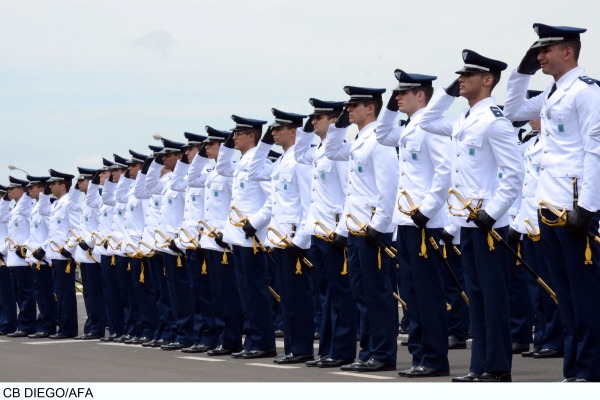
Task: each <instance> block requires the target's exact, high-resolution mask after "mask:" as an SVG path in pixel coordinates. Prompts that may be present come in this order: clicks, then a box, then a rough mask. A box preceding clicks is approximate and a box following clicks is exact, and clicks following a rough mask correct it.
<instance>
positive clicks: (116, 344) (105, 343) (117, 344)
mask: <svg viewBox="0 0 600 400" xmlns="http://www.w3.org/2000/svg"><path fill="white" fill-rule="evenodd" d="M98 344H101V345H102V346H121V347H123V346H125V347H137V346H132V345H130V344H125V343H115V342H99V343H98ZM140 347H141V346H140Z"/></svg>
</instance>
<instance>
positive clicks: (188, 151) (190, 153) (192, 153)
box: [184, 146, 198, 162]
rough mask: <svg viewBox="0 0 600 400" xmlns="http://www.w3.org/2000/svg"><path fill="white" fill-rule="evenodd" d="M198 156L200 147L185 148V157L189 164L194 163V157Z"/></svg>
mask: <svg viewBox="0 0 600 400" xmlns="http://www.w3.org/2000/svg"><path fill="white" fill-rule="evenodd" d="M196 154H198V146H190V147H186V148H185V155H184V157H187V160H188V162H192V160H193V159H194V157H196Z"/></svg>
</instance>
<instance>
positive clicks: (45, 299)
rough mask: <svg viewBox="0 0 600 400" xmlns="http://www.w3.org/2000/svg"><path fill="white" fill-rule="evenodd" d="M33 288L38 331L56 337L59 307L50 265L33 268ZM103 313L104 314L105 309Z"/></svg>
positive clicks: (42, 263) (42, 264)
mask: <svg viewBox="0 0 600 400" xmlns="http://www.w3.org/2000/svg"><path fill="white" fill-rule="evenodd" d="M33 286H34V287H33V295H34V297H35V301H36V303H37V308H38V316H37V323H36V330H37V331H38V332H45V333H47V334H49V335H54V334H55V333H56V313H57V311H58V305H57V302H56V298H55V297H54V280H53V278H52V268H51V267H50V265H48V264H46V263H45V262H40V267H39V269H38V267H37V264H36V265H34V266H33ZM103 306H104V305H103ZM101 311H102V312H103V313H104V309H102V310H101ZM102 332H103V333H104V331H102Z"/></svg>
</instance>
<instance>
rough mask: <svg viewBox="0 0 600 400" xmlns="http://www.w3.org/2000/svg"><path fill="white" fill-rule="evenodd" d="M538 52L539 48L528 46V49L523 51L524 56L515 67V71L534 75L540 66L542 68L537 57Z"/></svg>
mask: <svg viewBox="0 0 600 400" xmlns="http://www.w3.org/2000/svg"><path fill="white" fill-rule="evenodd" d="M538 53H539V49H537V48H535V49H531V48H530V49H529V50H527V53H525V56H523V59H522V60H521V63H520V64H519V66H518V67H517V72H518V73H520V74H525V75H535V73H536V72H537V71H538V70H539V69H540V68H542V66H541V65H540V62H539V61H538V59H537V57H538Z"/></svg>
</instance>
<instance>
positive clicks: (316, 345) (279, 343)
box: [275, 339, 319, 350]
mask: <svg viewBox="0 0 600 400" xmlns="http://www.w3.org/2000/svg"><path fill="white" fill-rule="evenodd" d="M275 347H277V348H278V349H283V348H284V345H283V339H275ZM313 349H315V350H319V341H318V340H317V341H315V343H314V344H313Z"/></svg>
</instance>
